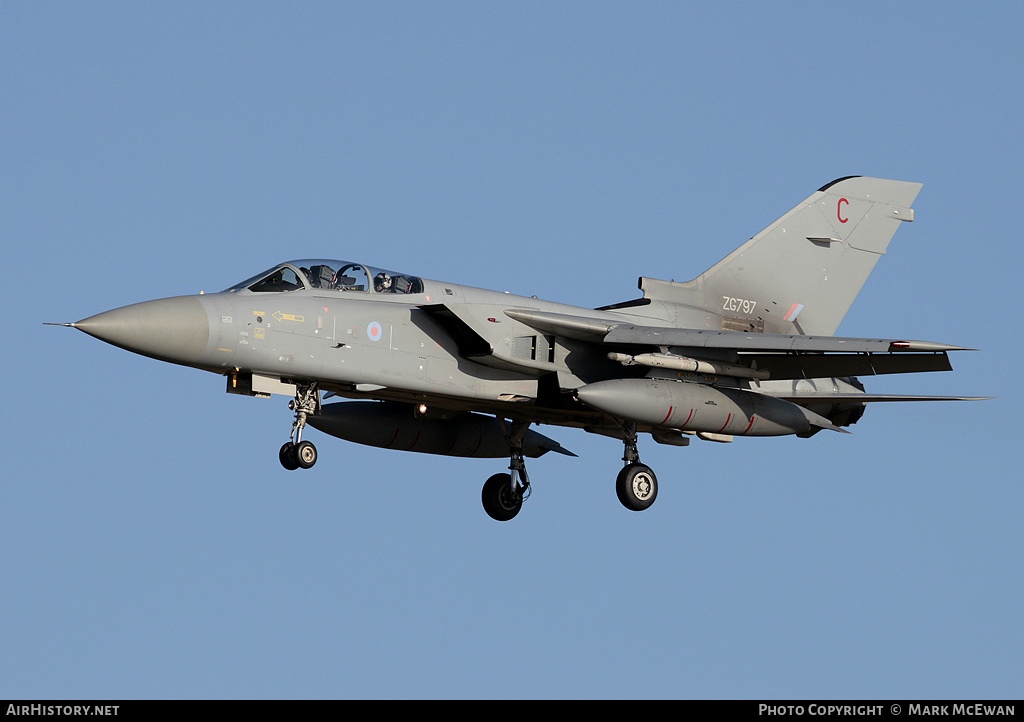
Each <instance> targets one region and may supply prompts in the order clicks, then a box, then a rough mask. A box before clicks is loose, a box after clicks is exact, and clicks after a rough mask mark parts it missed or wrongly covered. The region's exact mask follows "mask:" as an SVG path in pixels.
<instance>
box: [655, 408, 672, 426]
mask: <svg viewBox="0 0 1024 722" xmlns="http://www.w3.org/2000/svg"><path fill="white" fill-rule="evenodd" d="M674 408H675V406H669V407H668V413H667V414H665V418H664V419H662V420H661V423H660V424H658V426H663V425H664V424H665V422H666V421H668V417H670V416H671V415H672V409H674Z"/></svg>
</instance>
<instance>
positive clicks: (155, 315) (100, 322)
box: [71, 296, 210, 364]
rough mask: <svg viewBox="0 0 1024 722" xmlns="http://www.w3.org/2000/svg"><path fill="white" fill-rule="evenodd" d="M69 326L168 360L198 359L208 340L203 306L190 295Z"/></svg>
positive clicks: (138, 305) (189, 361) (185, 361)
mask: <svg viewBox="0 0 1024 722" xmlns="http://www.w3.org/2000/svg"><path fill="white" fill-rule="evenodd" d="M71 325H72V326H74V327H75V328H77V329H79V330H80V331H84V332H85V333H87V334H89V335H90V336H95V337H96V338H98V339H100V340H101V341H106V342H107V343H109V344H113V345H114V346H119V347H120V348H123V349H126V350H128V351H134V352H135V353H138V354H142V355H143V356H150V357H152V358H155V359H160V360H161V361H170V362H172V363H183V364H194V363H196V362H198V361H200V360H201V358H202V357H203V355H204V354H205V352H206V344H207V342H208V341H209V339H210V321H209V317H208V315H207V313H206V308H205V307H204V306H203V304H202V303H200V302H199V300H198V299H196V298H195V297H194V296H178V297H175V298H161V299H159V300H157V301H145V302H143V303H135V304H132V305H131V306H122V307H121V308H115V309H114V310H112V311H106V312H104V313H99V314H96V315H95V316H90V317H89V318H85V319H82V320H81V321H79V322H78V323H73V324H71Z"/></svg>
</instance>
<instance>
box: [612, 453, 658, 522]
mask: <svg viewBox="0 0 1024 722" xmlns="http://www.w3.org/2000/svg"><path fill="white" fill-rule="evenodd" d="M615 493H616V494H618V495H619V501H620V502H622V505H623V506H624V507H626V508H627V509H629V510H630V511H643V510H644V509H647V508H649V507H650V506H651V504H653V503H654V500H655V499H657V498H658V477H656V476H655V475H654V472H653V471H651V467H649V466H645V465H644V464H637V463H633V464H628V465H627V466H625V467H623V469H622V471H620V472H619V476H618V478H617V479H616V480H615Z"/></svg>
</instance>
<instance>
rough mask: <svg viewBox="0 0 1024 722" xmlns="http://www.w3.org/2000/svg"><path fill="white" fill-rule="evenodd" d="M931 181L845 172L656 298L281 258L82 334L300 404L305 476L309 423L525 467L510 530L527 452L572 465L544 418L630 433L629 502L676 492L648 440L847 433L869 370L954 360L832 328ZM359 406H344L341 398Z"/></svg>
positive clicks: (509, 491)
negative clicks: (576, 296)
mask: <svg viewBox="0 0 1024 722" xmlns="http://www.w3.org/2000/svg"><path fill="white" fill-rule="evenodd" d="M920 189H921V184H919V183H908V182H903V181H894V180H883V179H879V178H866V177H861V176H851V177H847V178H841V179H839V180H836V181H833V182H831V183H829V184H827V185H825V186H823V187H822V188H820V189H819V190H817V191H815V192H814V193H813V194H811V196H810V197H809V198H807V199H806V200H805V201H803V202H802V203H800V204H799V205H797V206H796V207H795V208H794V209H793V210H791V211H789V212H788V213H786V214H785V215H784V216H782V217H781V218H780V219H779V220H777V221H775V222H774V223H772V224H771V225H770V226H769V227H768V228H766V229H765V230H763V231H761V232H760V233H758V234H757V235H756V236H754V237H753V238H751V239H750V240H749V241H747V242H746V243H744V244H743V245H742V246H740V247H739V248H738V249H736V250H735V251H733V252H732V253H731V254H730V255H729V256H727V257H726V258H725V259H724V260H722V261H721V262H719V263H717V264H715V265H714V266H713V267H712V268H710V269H709V270H708V271H707V272H705V273H704V274H702V275H700V276H698V277H697V278H695V279H694V280H692V281H688V282H685V283H676V282H672V281H661V280H656V279H654V278H646V277H641V278H640V281H639V287H640V289H641V290H642V291H643V296H642V298H639V299H636V300H633V301H626V302H623V303H615V304H612V305H609V306H602V307H600V308H597V309H589V308H580V307H577V306H569V305H564V304H560V303H553V302H549V301H542V300H539V299H537V298H526V297H523V296H516V295H511V294H508V293H504V292H498V291H489V290H484V289H480V288H474V287H470V286H462V285H458V284H455V283H448V282H445V281H433V280H430V279H427V278H421V277H419V276H415V275H411V274H407V273H398V272H393V271H387V270H383V269H380V268H375V267H373V266H368V265H364V264H363V263H357V262H351V261H337V260H325V259H304V260H297V261H289V262H286V263H281V264H278V265H276V266H274V267H273V268H271V269H269V270H267V271H265V272H263V273H260V274H257V275H255V276H253V277H252V278H249V279H247V280H245V281H242V282H241V283H237V284H235V285H233V286H231V287H230V288H228V289H226V290H224V291H222V292H220V293H210V294H200V295H194V296H179V297H175V298H165V299H160V300H155V301H146V302H143V303H136V304H134V305H130V306H124V307H122V308H117V309H114V310H112V311H106V312H105V313H100V314H98V315H95V316H90V317H89V318H86V319H84V320H82V321H78V322H77V323H69V324H63V325H67V326H72V327H74V328H77V329H79V330H81V331H84V332H85V333H87V334H89V335H91V336H95V337H96V338H99V339H101V340H103V341H106V342H108V343H111V344H113V345H115V346H119V347H121V348H123V349H127V350H129V351H133V352H135V353H138V354H142V355H143V356H149V357H151V358H155V359H159V360H161V361H168V362H171V363H176V364H182V365H185V366H192V367H194V368H198V369H202V370H205V371H212V372H213V373H217V374H221V375H223V376H225V377H226V378H227V391H228V393H232V394H243V395H248V396H269V395H271V394H283V395H285V396H289V397H292V400H291V402H290V404H289V408H290V409H292V410H293V411H294V412H295V419H294V422H293V423H292V430H291V437H290V438H289V440H288V441H287V442H286V443H285V444H284V446H282V447H281V450H280V454H279V458H280V462H281V464H282V465H283V466H284V467H285V468H286V469H289V470H294V469H298V468H303V469H308V468H310V467H312V466H313V465H314V464H315V463H316V460H317V449H316V447H315V446H314V445H313V444H312V442H310V441H308V440H306V439H303V431H304V430H305V427H306V425H307V424H309V425H310V426H312V427H313V428H315V429H318V430H320V431H322V432H324V433H326V434H330V435H332V436H336V437H339V438H341V439H346V440H348V441H353V442H356V443H359V444H368V445H370V446H378V447H383V448H390V449H400V450H405V451H418V452H422V453H427V454H442V455H447V456H465V457H505V458H509V459H510V460H511V461H510V464H509V472H510V473H499V474H495V475H494V476H492V477H490V478H489V479H488V480H487V481H486V483H485V484H484V486H483V494H482V497H483V505H484V509H485V510H486V512H487V513H488V514H489V515H490V516H491V517H492V518H494V519H497V520H499V521H507V520H509V519H512V518H513V517H514V516H516V514H518V513H519V510H520V508H521V507H522V504H523V500H524V499H526V498H527V497H528V496H529V492H530V481H529V477H528V476H527V473H526V465H525V462H524V459H525V458H526V457H529V458H535V457H538V456H541V455H543V454H545V453H547V452H549V451H555V452H558V453H561V454H568V455H570V456H574V454H572V452H569V451H567V450H566V449H564V448H563V447H562V446H561V445H559V443H558V442H557V441H554V440H553V439H550V438H548V437H547V436H544V435H542V434H540V433H538V432H537V431H534V430H532V429H531V428H530V427H531V426H532V425H534V424H547V425H551V426H570V427H577V428H582V429H585V430H586V431H589V432H593V433H597V434H603V435H606V436H610V437H612V438H616V439H619V440H620V441H621V442H622V443H623V445H624V449H625V452H624V454H623V461H624V465H623V468H622V470H621V471H620V472H619V473H618V477H617V480H616V491H617V493H618V497H619V500H620V501H621V502H622V504H623V505H624V506H625V507H626V508H627V509H631V510H634V511H640V510H643V509H646V508H648V507H650V506H651V504H653V503H654V500H655V498H656V497H657V494H658V481H657V477H656V476H655V474H654V472H653V471H652V470H651V469H650V468H649V467H648V466H646V465H644V464H642V463H641V462H640V454H639V451H638V439H639V437H640V435H641V434H650V436H651V437H653V439H654V440H655V441H656V442H658V443H661V444H670V445H674V446H686V445H687V444H688V443H689V441H690V439H691V438H692V437H694V436H696V437H697V438H700V439H705V440H708V441H720V442H726V441H732V440H733V439H734V438H735V437H742V436H786V435H790V434H793V435H796V436H800V437H810V436H813V435H814V434H816V433H817V432H818V431H821V430H822V429H828V430H830V431H839V432H844V433H846V432H845V429H844V428H843V427H846V426H849V425H851V424H853V423H856V422H857V421H858V420H859V419H860V418H861V416H862V414H863V413H864V410H865V407H866V404H868V403H870V402H876V401H920V400H956V399H966V398H967V397H954V396H941V397H937V396H930V397H923V396H903V395H889V394H886V395H872V394H867V393H865V390H864V386H863V385H862V384H861V383H860V381H858V380H857V378H856V377H857V376H864V375H871V374H893V373H911V372H923V371H948V370H950V369H951V366H950V363H949V359H948V356H947V353H948V352H949V351H954V350H963V349H962V348H961V347H959V346H949V345H946V344H941V343H932V342H927V341H911V340H905V339H877V338H843V337H838V336H835V335H833V334H834V333H835V331H836V328H837V327H838V326H839V323H840V321H842V319H843V316H844V315H845V314H846V312H847V310H848V309H849V308H850V305H851V304H852V303H853V300H854V298H855V297H856V296H857V293H858V292H859V291H860V289H861V286H863V284H864V282H865V280H866V279H867V277H868V274H870V273H871V270H872V269H873V268H874V266H875V263H876V261H878V259H879V257H880V256H881V255H882V254H884V253H885V251H886V247H887V246H888V245H889V241H890V240H891V239H892V237H893V235H894V234H895V232H896V229H897V228H899V227H900V225H901V224H902V223H905V222H909V221H912V220H913V219H914V212H913V210H912V209H911V204H912V203H913V201H914V198H915V197H916V196H917V193H918V191H919V190H920ZM330 398H338V399H348V400H346V401H334V402H331V403H325V401H326V400H327V399H330Z"/></svg>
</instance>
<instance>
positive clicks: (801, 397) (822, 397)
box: [776, 393, 994, 404]
mask: <svg viewBox="0 0 1024 722" xmlns="http://www.w3.org/2000/svg"><path fill="white" fill-rule="evenodd" d="M776 398H779V399H784V400H786V401H792V402H793V403H795V404H799V403H801V402H803V403H806V402H810V401H814V402H835V401H850V402H857V403H872V402H881V401H986V400H988V399H992V398H994V397H992V396H913V395H907V394H800V393H796V394H787V395H785V396H776Z"/></svg>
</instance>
